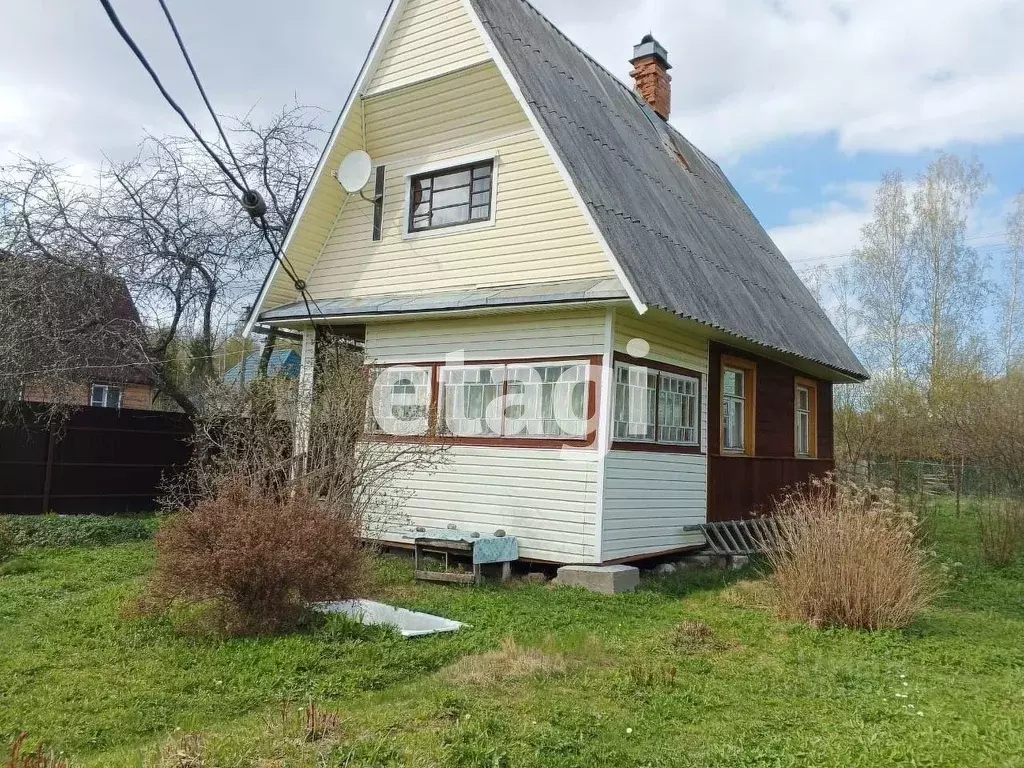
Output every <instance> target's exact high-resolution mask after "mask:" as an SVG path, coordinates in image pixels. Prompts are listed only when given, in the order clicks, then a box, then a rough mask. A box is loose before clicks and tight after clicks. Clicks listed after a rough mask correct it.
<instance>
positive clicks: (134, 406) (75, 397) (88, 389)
mask: <svg viewBox="0 0 1024 768" xmlns="http://www.w3.org/2000/svg"><path fill="white" fill-rule="evenodd" d="M117 386H120V387H121V388H122V389H123V390H124V396H123V398H122V400H121V407H122V408H126V409H128V410H132V411H152V410H156V408H155V406H154V405H153V387H151V386H150V385H149V384H118V385H117ZM61 398H62V400H63V401H64V402H66V403H67V404H68V405H78V406H88V405H91V404H92V386H91V385H89V384H76V385H74V387H73V388H72V389H71V391H70V392H61ZM21 399H22V400H24V401H25V402H26V403H48V402H50V401H51V400H52V392H51V391H49V390H48V389H47V386H46V384H45V383H42V382H38V381H28V382H25V385H24V387H23V388H22V392H21Z"/></svg>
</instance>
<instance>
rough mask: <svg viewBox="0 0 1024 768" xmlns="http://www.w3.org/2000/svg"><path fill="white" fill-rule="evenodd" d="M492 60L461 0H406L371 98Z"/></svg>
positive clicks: (372, 85) (374, 80) (375, 77)
mask: <svg viewBox="0 0 1024 768" xmlns="http://www.w3.org/2000/svg"><path fill="white" fill-rule="evenodd" d="M489 59H490V54H489V53H488V51H487V46H486V45H485V44H484V41H483V40H482V39H481V38H480V34H479V32H477V30H476V27H475V26H474V24H473V20H472V19H471V18H470V17H469V14H468V13H466V9H465V7H464V6H463V4H462V0H407V2H406V4H405V8H403V9H402V15H401V17H400V18H399V19H398V22H397V25H396V27H395V29H394V32H393V33H392V35H391V39H390V40H389V41H388V43H387V45H386V46H385V47H384V50H383V51H382V52H381V55H380V59H379V62H378V64H377V71H376V72H375V73H374V75H373V78H372V79H371V80H370V84H369V85H368V86H367V88H366V94H367V95H373V94H375V93H379V92H381V91H385V90H390V89H393V88H401V87H403V86H407V85H410V84H412V83H416V82H419V81H421V80H426V79H428V78H432V77H437V76H438V75H442V74H444V73H446V72H452V71H454V70H457V69H461V68H463V67H467V66H471V65H473V64H479V63H480V62H483V61H487V60H489Z"/></svg>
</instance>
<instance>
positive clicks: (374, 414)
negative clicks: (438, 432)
mask: <svg viewBox="0 0 1024 768" xmlns="http://www.w3.org/2000/svg"><path fill="white" fill-rule="evenodd" d="M430 397H431V369H430V368H422V367H416V366H399V367H394V368H381V369H378V370H377V371H376V372H375V373H374V376H373V387H372V390H371V395H370V402H369V414H368V418H367V428H368V429H369V431H370V432H373V433H376V434H386V435H423V434H426V432H427V427H428V424H429V416H430Z"/></svg>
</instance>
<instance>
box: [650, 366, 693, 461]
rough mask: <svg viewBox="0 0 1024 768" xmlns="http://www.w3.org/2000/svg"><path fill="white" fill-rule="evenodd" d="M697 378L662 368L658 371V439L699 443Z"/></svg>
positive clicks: (667, 441) (660, 441)
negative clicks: (667, 371)
mask: <svg viewBox="0 0 1024 768" xmlns="http://www.w3.org/2000/svg"><path fill="white" fill-rule="evenodd" d="M697 388H698V383H697V380H696V379H691V378H690V377H688V376H676V375H675V374H671V373H664V372H661V373H660V374H659V375H658V442H659V443H679V444H682V445H696V444H697Z"/></svg>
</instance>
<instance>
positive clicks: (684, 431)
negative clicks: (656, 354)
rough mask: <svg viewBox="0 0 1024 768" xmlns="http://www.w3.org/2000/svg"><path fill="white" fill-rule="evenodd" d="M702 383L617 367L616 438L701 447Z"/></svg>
mask: <svg viewBox="0 0 1024 768" xmlns="http://www.w3.org/2000/svg"><path fill="white" fill-rule="evenodd" d="M699 393H700V382H699V380H698V379H696V378H693V377H691V376H683V375H681V374H675V373H669V372H667V371H659V370H656V369H653V368H647V367H645V366H638V365H630V364H627V363H617V364H616V366H615V410H614V413H615V421H614V427H613V428H614V436H615V439H616V440H620V441H624V442H641V443H664V444H669V445H697V444H698V435H699V429H698V421H697V420H698V413H699V404H698V403H699Z"/></svg>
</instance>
